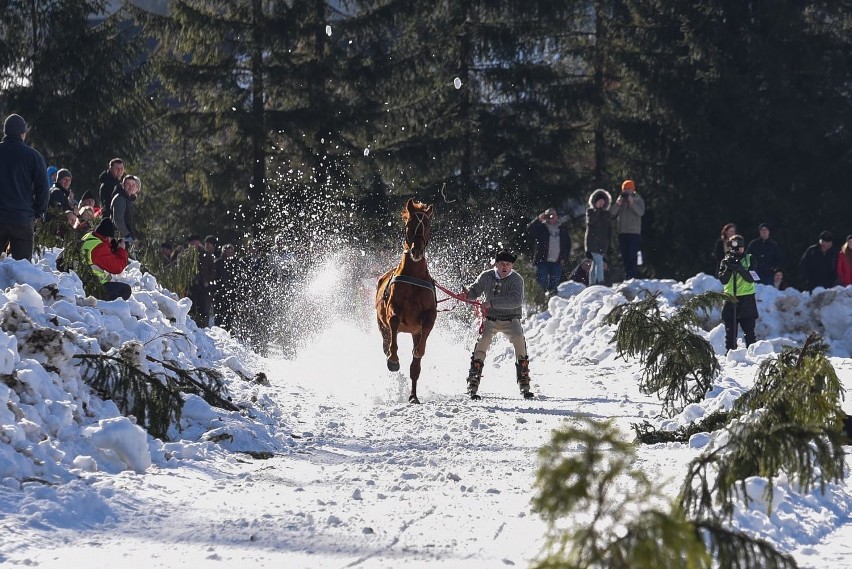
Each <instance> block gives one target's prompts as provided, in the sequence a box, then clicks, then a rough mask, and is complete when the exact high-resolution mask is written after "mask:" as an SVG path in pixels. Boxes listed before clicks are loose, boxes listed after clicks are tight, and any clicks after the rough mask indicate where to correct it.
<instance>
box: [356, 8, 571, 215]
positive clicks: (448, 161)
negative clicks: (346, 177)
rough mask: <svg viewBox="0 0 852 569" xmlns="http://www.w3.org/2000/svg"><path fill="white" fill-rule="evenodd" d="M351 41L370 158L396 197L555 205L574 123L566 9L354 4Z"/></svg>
mask: <svg viewBox="0 0 852 569" xmlns="http://www.w3.org/2000/svg"><path fill="white" fill-rule="evenodd" d="M358 6H359V13H358V17H357V19H356V21H355V22H354V23H353V26H356V27H355V28H354V31H353V33H356V34H359V38H361V39H360V41H361V42H363V43H365V44H366V45H367V46H368V47H369V56H370V57H371V65H372V71H373V72H372V77H373V78H374V79H375V81H374V83H373V84H372V85H368V89H369V98H370V99H371V100H374V101H377V102H378V103H380V105H381V106H380V107H379V111H380V114H377V115H376V116H374V117H372V118H371V125H372V128H373V131H372V133H371V134H372V138H371V139H370V140H369V141H368V143H369V155H370V156H371V157H373V159H374V160H375V163H376V169H377V170H378V171H379V172H380V174H381V176H382V179H383V181H384V182H385V183H387V184H388V185H391V186H393V187H394V188H396V189H395V192H398V193H407V192H411V191H412V190H413V191H420V192H429V193H431V195H437V194H438V192H439V190H441V189H443V194H444V195H446V196H447V199H448V200H458V201H459V202H461V203H469V202H472V201H476V202H478V203H479V204H480V206H482V205H486V204H489V203H499V204H505V203H506V202H507V201H509V203H520V202H526V203H529V202H534V203H536V202H546V201H560V202H561V200H562V199H563V198H564V197H565V195H566V193H571V192H575V193H576V192H577V189H576V187H575V186H574V184H572V182H573V181H574V179H573V177H572V175H573V173H572V171H571V169H570V168H569V167H566V164H567V163H568V162H569V161H570V160H571V158H574V157H571V156H569V154H570V151H571V150H574V149H576V147H577V140H578V139H579V138H580V137H581V136H582V129H581V128H580V127H578V125H577V124H575V123H576V121H575V120H574V118H575V116H572V113H575V111H576V110H577V101H578V99H579V97H578V95H577V93H578V92H579V91H580V90H581V89H583V88H584V85H582V84H578V82H577V81H575V80H574V78H573V74H574V73H575V72H576V61H575V60H574V59H572V58H571V57H570V54H566V53H565V52H566V51H567V49H568V40H567V37H568V34H566V32H565V27H566V23H567V22H569V21H570V19H571V18H572V17H574V16H575V14H574V10H575V9H576V7H574V6H572V5H571V4H570V3H564V4H563V3H553V2H547V1H533V2H524V3H518V2H509V1H499V2H480V1H475V2H463V1H460V0H448V1H446V2H438V3H434V2H411V1H406V0H370V1H364V2H360V3H359V4H358Z"/></svg>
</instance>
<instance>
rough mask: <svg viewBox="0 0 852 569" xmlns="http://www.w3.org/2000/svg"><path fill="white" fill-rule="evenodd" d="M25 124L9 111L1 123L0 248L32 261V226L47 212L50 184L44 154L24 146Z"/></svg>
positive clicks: (19, 257)
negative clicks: (9, 113)
mask: <svg viewBox="0 0 852 569" xmlns="http://www.w3.org/2000/svg"><path fill="white" fill-rule="evenodd" d="M26 136H27V123H26V121H25V120H24V119H23V117H21V116H20V115H16V114H11V115H9V116H8V117H6V120H5V121H4V123H3V140H2V141H0V188H2V191H0V251H7V250H10V252H11V255H12V258H14V259H18V260H22V259H26V260H31V259H32V256H33V246H34V241H35V238H34V232H33V229H34V226H33V223H34V221H35V220H37V219H42V218H43V217H44V214H45V213H46V212H47V202H48V199H49V189H48V188H49V185H48V183H47V166H46V165H45V163H44V157H43V156H42V155H41V154H40V153H39V152H38V151H37V150H35V149H34V148H31V147H29V146H27V145H26V144H25V143H24V139H25V138H26Z"/></svg>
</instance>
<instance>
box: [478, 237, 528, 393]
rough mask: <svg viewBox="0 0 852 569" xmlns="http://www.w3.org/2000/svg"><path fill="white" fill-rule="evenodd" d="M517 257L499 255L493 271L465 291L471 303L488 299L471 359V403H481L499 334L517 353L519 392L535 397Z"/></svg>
mask: <svg viewBox="0 0 852 569" xmlns="http://www.w3.org/2000/svg"><path fill="white" fill-rule="evenodd" d="M516 260H517V256H516V255H514V254H512V253H510V252H509V251H500V252H499V253H497V258H496V262H495V264H494V268H493V269H488V270H486V271H483V272H482V273H480V275H479V276H478V277H476V280H475V281H474V283H473V284H472V285H470V287H468V288H465V289H464V293H465V294H466V295H467V298H469V299H471V300H472V299H475V298H478V297H480V296H483V295H484V296H485V300H484V302H483V308H484V309H487V312H486V314H484V316H486V319H485V323H484V326H483V328H482V332H481V333H480V335H479V339H478V340H477V341H476V346H474V348H473V354H472V355H471V357H470V370H469V371H468V375H467V393H468V395H470V398H471V399H479V396H478V395H477V390H478V389H479V381H480V379H481V378H482V366H483V362H484V361H485V354H486V352H487V350H488V347H489V346H490V345H491V341H492V340H493V339H494V336H495V335H497V333H498V332H499V333H502V334H504V335H506V336H507V337H508V338H509V342H511V344H512V346H513V347H514V349H515V358H516V360H517V363H516V364H515V372H516V377H517V381H518V388H519V389H520V391H521V395H522V396H523V397H524V399H531V398H532V397H533V394H532V392H530V367H529V357H528V356H527V340H526V338H525V337H524V329H523V327H522V326H521V316H522V315H523V314H522V309H523V306H524V279H523V277H521V275H519V274H518V273H516V272H515V271H514V270H513V267H514V264H515V261H516Z"/></svg>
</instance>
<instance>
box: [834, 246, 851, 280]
mask: <svg viewBox="0 0 852 569" xmlns="http://www.w3.org/2000/svg"><path fill="white" fill-rule="evenodd" d="M837 281H838V282H839V283H840V286H849V285H852V235H847V236H846V243H844V244H843V247H841V248H840V253H839V254H838V255H837Z"/></svg>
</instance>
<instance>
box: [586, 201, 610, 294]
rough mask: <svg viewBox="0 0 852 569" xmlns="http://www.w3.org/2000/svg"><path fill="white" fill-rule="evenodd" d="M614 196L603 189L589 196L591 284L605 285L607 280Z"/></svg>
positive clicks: (588, 246) (587, 242) (588, 222)
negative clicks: (610, 207) (610, 209)
mask: <svg viewBox="0 0 852 569" xmlns="http://www.w3.org/2000/svg"><path fill="white" fill-rule="evenodd" d="M610 202H612V196H610V195H609V192H608V191H606V190H603V189H598V190H595V191H594V192H592V195H591V196H589V209H587V210H586V238H585V246H586V256H587V257H589V258H590V259H591V260H592V270H591V271H590V272H588V282H587V283H586V284H587V285H589V284H603V283H604V282H605V280H606V278H605V273H606V257H607V253H608V252H609V244H610V242H611V241H612V216H611V215H610V213H609V204H610Z"/></svg>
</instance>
